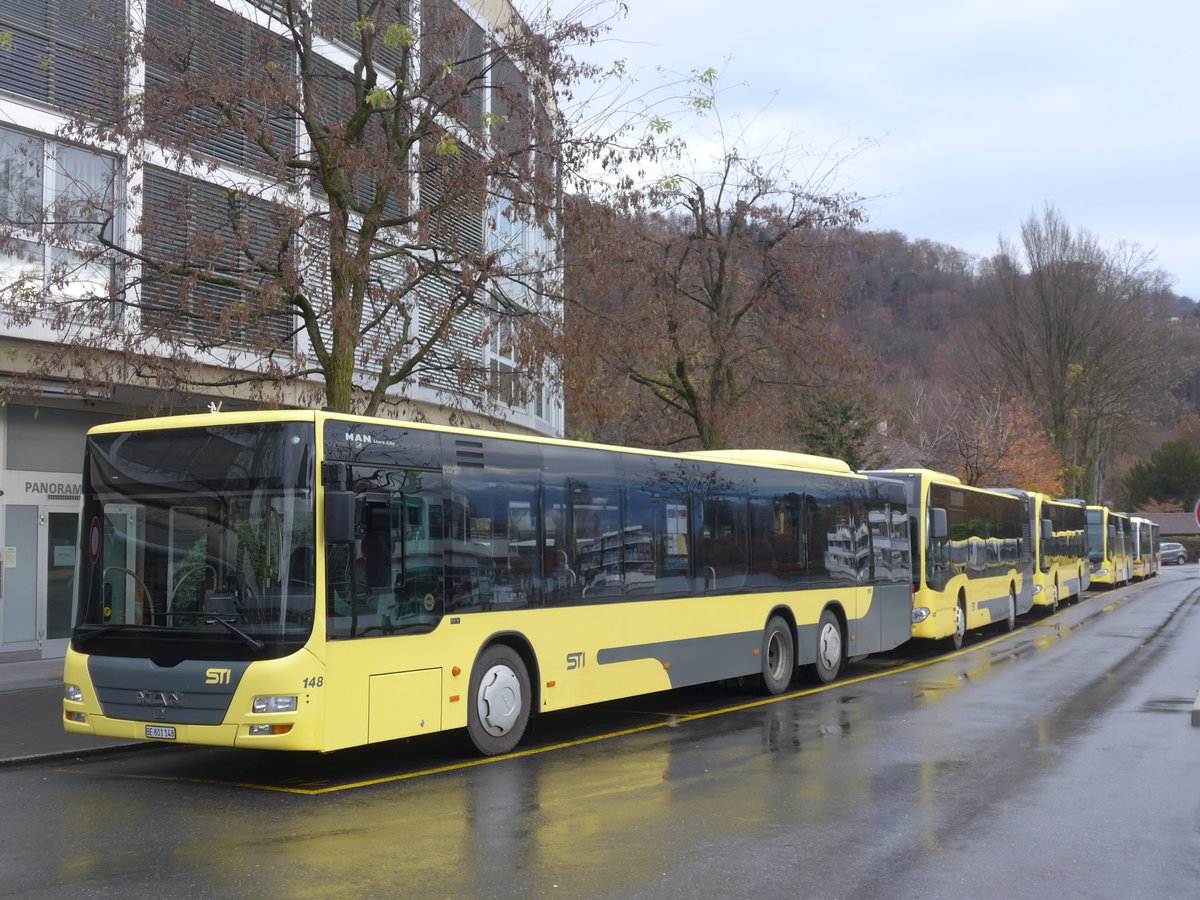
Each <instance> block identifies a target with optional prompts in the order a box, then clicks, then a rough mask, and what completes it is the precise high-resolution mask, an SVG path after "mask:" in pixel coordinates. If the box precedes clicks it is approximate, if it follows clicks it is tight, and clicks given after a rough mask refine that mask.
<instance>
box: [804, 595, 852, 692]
mask: <svg viewBox="0 0 1200 900" xmlns="http://www.w3.org/2000/svg"><path fill="white" fill-rule="evenodd" d="M845 647H846V643H845V641H844V640H843V639H842V625H841V623H840V622H839V621H838V617H837V615H836V614H835V613H834V611H833V610H832V609H829V608H828V607H827V608H826V609H824V610H822V612H821V619H820V621H819V622H818V623H817V655H816V662H814V663H813V665H812V672H813V677H814V678H816V680H817V681H819V682H820V683H821V684H829V682H831V681H833V680H834V679H835V678H837V677H838V675H839V674H840V673H841V671H842V660H843V659H844V658H845V655H846V652H845Z"/></svg>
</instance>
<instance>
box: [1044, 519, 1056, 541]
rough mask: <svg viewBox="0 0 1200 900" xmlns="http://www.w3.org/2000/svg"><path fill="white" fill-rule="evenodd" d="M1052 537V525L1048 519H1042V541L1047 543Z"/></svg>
mask: <svg viewBox="0 0 1200 900" xmlns="http://www.w3.org/2000/svg"><path fill="white" fill-rule="evenodd" d="M1052 537H1054V523H1053V522H1051V521H1050V520H1049V519H1042V540H1043V541H1048V540H1050V538H1052Z"/></svg>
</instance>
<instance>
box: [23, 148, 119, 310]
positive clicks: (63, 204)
mask: <svg viewBox="0 0 1200 900" xmlns="http://www.w3.org/2000/svg"><path fill="white" fill-rule="evenodd" d="M119 214H120V210H119V208H118V204H117V202H116V159H115V158H113V157H112V156H108V155H106V154H102V153H95V152H93V151H91V150H85V149H82V148H79V147H71V146H68V145H66V144H60V143H57V142H55V141H49V140H44V139H42V138H38V137H31V136H29V135H25V134H21V133H20V132H16V131H10V130H8V129H5V128H0V229H2V231H3V235H4V238H3V240H2V241H0V287H3V288H4V289H5V290H8V291H13V292H15V293H16V294H17V295H18V296H20V295H21V294H24V295H25V296H26V297H27V298H28V301H29V305H30V306H36V305H37V304H38V303H39V302H40V301H41V300H42V299H43V298H46V297H49V298H56V297H57V298H61V299H74V300H85V299H89V298H103V299H104V301H105V302H106V303H108V302H110V301H111V299H112V297H113V294H114V288H115V261H114V258H113V254H112V251H110V250H108V249H106V248H105V247H104V245H103V244H102V242H101V239H102V238H103V240H104V241H106V242H110V243H111V242H114V241H115V239H116V237H117V236H119V235H120V234H121V223H120V220H119ZM115 314H116V309H115V307H112V306H110V307H109V308H108V315H110V316H111V315H115Z"/></svg>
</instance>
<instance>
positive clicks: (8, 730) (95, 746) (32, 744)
mask: <svg viewBox="0 0 1200 900" xmlns="http://www.w3.org/2000/svg"><path fill="white" fill-rule="evenodd" d="M62 670H63V661H62V660H61V659H38V660H32V661H29V662H12V663H0V766H6V765H14V764H17V763H22V762H29V761H32V760H39V759H58V758H62V759H70V758H72V757H75V756H81V755H84V754H89V753H97V752H105V751H111V750H113V749H119V748H121V747H129V746H134V745H131V744H130V743H129V742H128V741H122V740H117V739H114V738H96V737H87V736H86V735H79V734H68V733H67V732H65V731H64V730H63V727H62V696H63V683H62ZM139 743H140V742H139Z"/></svg>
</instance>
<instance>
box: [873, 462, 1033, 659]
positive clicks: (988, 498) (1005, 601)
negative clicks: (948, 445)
mask: <svg viewBox="0 0 1200 900" xmlns="http://www.w3.org/2000/svg"><path fill="white" fill-rule="evenodd" d="M868 474H871V475H876V476H879V477H883V478H893V479H896V480H898V481H900V482H901V483H903V484H904V488H905V494H906V497H907V499H908V515H909V528H910V530H911V533H912V535H913V601H912V606H913V609H912V622H913V625H912V633H913V637H916V638H925V639H929V640H945V641H946V643H948V644H949V645H950V646H951V647H953V648H954V649H958V648H960V647H962V645H963V640H964V638H965V636H966V634H967V632H970V631H973V630H975V629H978V628H982V627H984V626H985V625H990V624H992V623H993V622H999V623H1000V624H1001V625H1002V626H1003V627H1004V628H1006V629H1007V630H1009V631H1011V630H1012V629H1013V628H1015V627H1016V622H1017V616H1019V615H1021V614H1023V613H1026V612H1028V611H1029V610H1030V609H1031V608H1032V606H1033V599H1032V598H1033V566H1032V559H1031V554H1030V547H1029V537H1028V532H1029V518H1028V512H1027V510H1026V505H1025V502H1024V501H1023V500H1022V499H1020V498H1019V497H1014V496H1012V495H1011V494H1006V493H1003V492H1000V491H994V490H986V489H983V488H977V487H971V486H968V485H965V484H963V483H962V481H961V480H960V479H958V478H956V477H954V476H953V475H945V474H942V473H940V472H933V471H930V470H927V469H891V470H884V471H874V472H870V473H868Z"/></svg>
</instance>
